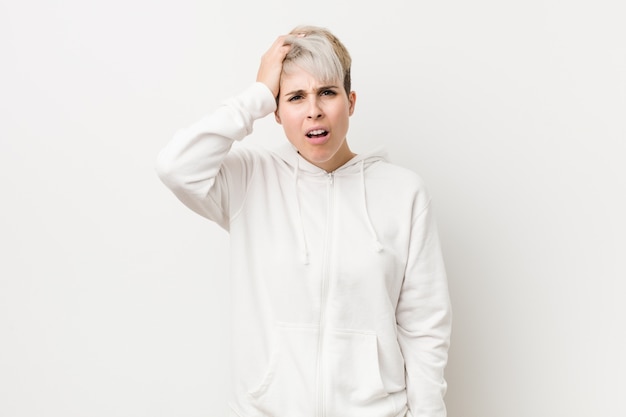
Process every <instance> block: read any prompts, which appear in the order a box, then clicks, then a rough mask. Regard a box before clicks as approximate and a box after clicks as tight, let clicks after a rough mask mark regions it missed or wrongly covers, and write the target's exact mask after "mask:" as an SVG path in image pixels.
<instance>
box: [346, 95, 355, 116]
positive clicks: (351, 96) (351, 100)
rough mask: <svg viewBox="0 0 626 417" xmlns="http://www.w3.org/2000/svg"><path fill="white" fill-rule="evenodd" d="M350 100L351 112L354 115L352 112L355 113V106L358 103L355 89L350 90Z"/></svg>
mask: <svg viewBox="0 0 626 417" xmlns="http://www.w3.org/2000/svg"><path fill="white" fill-rule="evenodd" d="M348 101H349V102H350V104H349V105H350V107H349V111H350V113H349V114H350V116H352V113H354V106H355V104H356V93H355V92H354V91H350V94H348Z"/></svg>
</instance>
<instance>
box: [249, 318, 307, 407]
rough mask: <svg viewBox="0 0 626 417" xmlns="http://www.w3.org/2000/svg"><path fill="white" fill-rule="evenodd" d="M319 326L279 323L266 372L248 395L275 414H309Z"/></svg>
mask: <svg viewBox="0 0 626 417" xmlns="http://www.w3.org/2000/svg"><path fill="white" fill-rule="evenodd" d="M318 334H319V331H318V327H317V326H303V325H289V324H279V325H277V326H276V329H275V338H274V345H273V349H272V353H271V354H270V360H269V363H268V366H267V370H266V372H265V375H264V376H263V377H262V378H261V380H260V382H259V383H258V384H257V385H256V387H254V389H253V390H252V391H250V392H249V393H248V394H249V396H250V398H251V401H252V404H253V405H254V406H255V407H256V408H257V409H258V410H259V411H261V412H262V413H264V414H266V415H271V416H289V417H305V416H308V415H310V412H311V410H314V409H315V408H314V407H315V404H314V403H313V400H314V398H315V364H316V350H317V340H318Z"/></svg>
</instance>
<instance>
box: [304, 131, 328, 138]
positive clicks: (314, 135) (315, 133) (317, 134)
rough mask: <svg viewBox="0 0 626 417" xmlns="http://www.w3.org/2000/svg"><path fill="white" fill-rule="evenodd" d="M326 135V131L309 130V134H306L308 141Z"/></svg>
mask: <svg viewBox="0 0 626 417" xmlns="http://www.w3.org/2000/svg"><path fill="white" fill-rule="evenodd" d="M326 135H328V131H327V130H324V129H316V130H311V131H310V132H309V133H307V134H306V136H307V137H308V138H309V139H314V138H322V137H324V136H326Z"/></svg>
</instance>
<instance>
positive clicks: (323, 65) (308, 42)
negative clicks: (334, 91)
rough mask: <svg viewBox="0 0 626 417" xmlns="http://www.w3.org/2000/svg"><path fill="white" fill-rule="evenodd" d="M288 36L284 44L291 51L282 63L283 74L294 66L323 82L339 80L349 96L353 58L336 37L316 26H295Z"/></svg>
mask: <svg viewBox="0 0 626 417" xmlns="http://www.w3.org/2000/svg"><path fill="white" fill-rule="evenodd" d="M290 35H292V36H289V37H288V38H287V40H286V43H288V44H291V50H290V51H289V53H288V54H287V56H286V57H285V61H284V62H283V72H284V73H286V74H288V73H290V72H291V71H293V70H294V67H296V66H297V67H300V68H302V69H304V70H305V71H307V72H309V73H311V74H312V75H313V76H315V77H316V78H318V79H319V80H321V81H323V82H333V81H337V80H339V81H340V82H342V83H343V88H344V89H345V90H346V94H350V91H351V90H350V88H351V81H350V67H351V65H352V58H350V54H349V53H348V50H347V49H346V47H345V46H344V45H343V43H341V41H340V40H339V39H338V38H337V37H336V36H335V35H333V34H332V33H331V32H330V31H329V30H328V29H325V28H322V27H317V26H297V27H295V28H294V29H293V30H292V31H291V32H290Z"/></svg>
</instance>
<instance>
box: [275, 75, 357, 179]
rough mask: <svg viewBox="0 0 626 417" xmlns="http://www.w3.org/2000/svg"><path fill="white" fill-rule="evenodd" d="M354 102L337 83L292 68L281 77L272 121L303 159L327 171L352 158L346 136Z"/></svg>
mask: <svg viewBox="0 0 626 417" xmlns="http://www.w3.org/2000/svg"><path fill="white" fill-rule="evenodd" d="M355 101H356V95H355V93H354V92H350V94H346V92H345V90H344V88H343V85H342V83H341V82H340V81H336V82H333V83H330V84H328V83H322V82H320V81H318V80H317V79H316V78H315V77H314V76H313V75H311V74H309V73H308V72H306V71H304V70H302V69H296V70H294V71H293V72H292V73H290V74H284V73H283V75H282V77H281V80H280V94H279V97H278V109H277V110H276V121H277V122H278V123H280V124H281V125H282V126H283V129H284V131H285V135H286V136H287V139H289V142H291V143H292V144H293V146H295V147H296V149H297V150H298V152H299V153H300V155H302V157H303V158H304V159H306V160H307V161H309V162H311V163H312V164H314V165H316V166H318V167H320V168H322V169H324V170H326V171H327V172H331V171H334V170H335V169H337V168H339V167H340V166H341V165H343V164H345V163H346V162H348V161H349V160H350V159H351V158H352V157H353V156H354V154H353V153H352V151H350V148H349V147H348V142H347V141H346V134H347V133H348V125H349V118H350V116H352V113H353V112H354V103H355Z"/></svg>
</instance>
